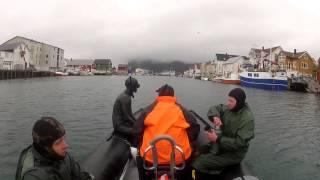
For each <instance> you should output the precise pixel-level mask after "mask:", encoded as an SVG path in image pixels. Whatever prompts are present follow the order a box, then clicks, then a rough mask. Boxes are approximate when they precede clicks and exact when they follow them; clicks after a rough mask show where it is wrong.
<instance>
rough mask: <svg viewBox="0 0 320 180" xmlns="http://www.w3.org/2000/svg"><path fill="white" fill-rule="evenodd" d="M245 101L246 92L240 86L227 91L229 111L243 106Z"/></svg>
mask: <svg viewBox="0 0 320 180" xmlns="http://www.w3.org/2000/svg"><path fill="white" fill-rule="evenodd" d="M245 102H246V93H245V92H244V91H243V90H242V89H240V88H235V89H232V90H231V91H230V92H229V97H228V103H227V105H228V108H229V109H230V110H231V111H235V112H236V111H238V110H240V109H242V108H243V106H244V105H245Z"/></svg>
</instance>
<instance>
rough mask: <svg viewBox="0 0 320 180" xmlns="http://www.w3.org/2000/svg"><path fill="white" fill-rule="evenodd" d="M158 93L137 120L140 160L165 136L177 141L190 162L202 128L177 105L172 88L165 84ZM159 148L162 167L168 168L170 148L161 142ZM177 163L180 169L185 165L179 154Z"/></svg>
mask: <svg viewBox="0 0 320 180" xmlns="http://www.w3.org/2000/svg"><path fill="white" fill-rule="evenodd" d="M156 92H158V94H159V96H158V97H157V98H156V100H155V102H154V103H152V104H151V105H150V106H148V107H147V108H145V109H144V111H143V112H142V113H141V115H140V117H138V119H137V123H136V128H135V129H136V130H137V131H138V138H139V139H140V141H139V144H138V147H139V148H140V156H141V157H142V156H143V154H144V151H145V150H146V148H147V147H148V146H149V143H150V141H151V140H152V139H154V138H155V137H157V136H158V135H164V134H165V135H170V136H171V137H172V138H173V139H174V140H175V141H176V144H177V145H178V146H179V147H180V148H181V149H182V150H183V151H184V153H185V158H186V160H187V161H188V160H189V159H190V157H191V154H192V152H193V149H195V148H194V145H195V141H196V139H197V137H198V135H199V132H200V125H199V124H198V123H197V121H196V119H195V118H194V116H193V115H192V114H191V113H190V112H189V111H188V110H187V109H186V108H184V107H183V106H182V105H180V104H178V103H177V98H176V97H175V96H174V89H173V88H172V87H171V86H169V85H167V84H165V85H164V86H162V87H161V88H159V89H158V90H157V91H156ZM142 134H143V135H142ZM156 147H157V150H158V162H159V164H168V163H169V162H170V153H171V148H170V147H171V146H170V144H169V143H168V142H164V141H163V142H161V141H160V142H158V143H157V145H156ZM146 160H147V162H150V163H152V161H153V160H152V153H151V152H150V153H147V154H146ZM175 161H176V164H177V165H178V164H181V163H182V157H181V155H180V153H178V152H177V153H176V158H175ZM186 169H188V168H186ZM190 172H191V170H190ZM190 178H191V173H190ZM181 179H182V178H181ZM184 179H188V178H184Z"/></svg>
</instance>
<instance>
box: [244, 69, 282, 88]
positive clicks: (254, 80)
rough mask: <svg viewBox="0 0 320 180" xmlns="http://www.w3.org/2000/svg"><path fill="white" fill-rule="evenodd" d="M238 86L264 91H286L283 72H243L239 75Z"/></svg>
mask: <svg viewBox="0 0 320 180" xmlns="http://www.w3.org/2000/svg"><path fill="white" fill-rule="evenodd" d="M240 84H241V86H245V87H253V88H259V89H266V90H288V78H287V74H286V72H285V71H272V72H266V71H245V72H241V73H240Z"/></svg>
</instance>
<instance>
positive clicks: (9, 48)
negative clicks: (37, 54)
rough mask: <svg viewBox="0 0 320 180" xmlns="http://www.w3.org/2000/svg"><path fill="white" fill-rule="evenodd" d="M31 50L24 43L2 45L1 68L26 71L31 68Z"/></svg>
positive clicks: (0, 52) (0, 48)
mask: <svg viewBox="0 0 320 180" xmlns="http://www.w3.org/2000/svg"><path fill="white" fill-rule="evenodd" d="M30 55H31V53H30V50H29V48H28V47H27V45H26V44H25V43H23V42H19V43H11V44H2V45H0V64H1V65H0V68H1V69H8V70H13V69H15V70H24V69H28V68H30V66H29V64H30Z"/></svg>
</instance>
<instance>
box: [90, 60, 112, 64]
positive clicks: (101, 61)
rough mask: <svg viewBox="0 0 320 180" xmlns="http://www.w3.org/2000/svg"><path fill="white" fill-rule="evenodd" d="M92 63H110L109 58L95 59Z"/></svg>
mask: <svg viewBox="0 0 320 180" xmlns="http://www.w3.org/2000/svg"><path fill="white" fill-rule="evenodd" d="M93 63H94V64H102V65H108V64H111V59H95V60H94V62H93Z"/></svg>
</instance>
